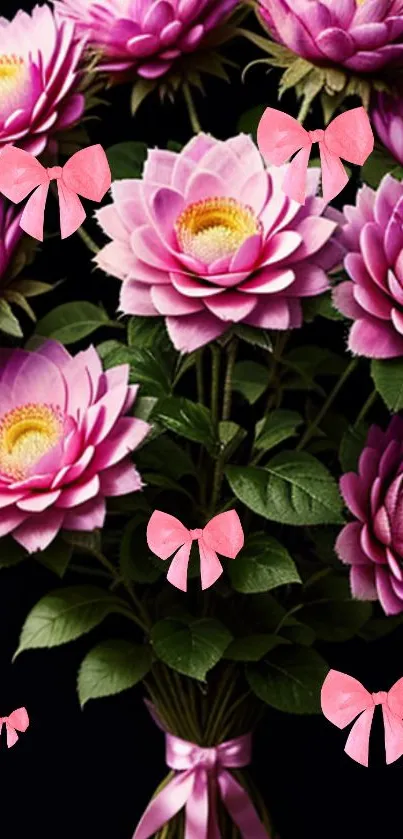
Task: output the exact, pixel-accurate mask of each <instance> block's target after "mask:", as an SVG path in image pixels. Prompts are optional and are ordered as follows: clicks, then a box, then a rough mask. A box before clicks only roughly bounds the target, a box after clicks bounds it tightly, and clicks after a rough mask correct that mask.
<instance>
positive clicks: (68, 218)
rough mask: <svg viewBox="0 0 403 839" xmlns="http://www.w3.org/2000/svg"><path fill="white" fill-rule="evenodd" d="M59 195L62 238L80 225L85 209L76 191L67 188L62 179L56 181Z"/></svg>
mask: <svg viewBox="0 0 403 839" xmlns="http://www.w3.org/2000/svg"><path fill="white" fill-rule="evenodd" d="M57 191H58V195H59V213H60V233H61V238H62V239H67V237H68V236H71V234H72V233H75V231H76V230H78V228H79V227H81V225H82V223H83V221H84V220H85V210H84V207H83V205H82V203H81V201H80V199H79V197H78V195H77V193H76V192H73V190H71V189H69V187H68V186H66V184H65V183H63V179H62V178H59V180H58V181H57Z"/></svg>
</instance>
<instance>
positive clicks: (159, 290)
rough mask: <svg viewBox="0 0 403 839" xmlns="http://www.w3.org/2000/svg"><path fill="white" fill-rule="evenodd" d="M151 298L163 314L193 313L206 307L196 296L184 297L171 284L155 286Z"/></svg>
mask: <svg viewBox="0 0 403 839" xmlns="http://www.w3.org/2000/svg"><path fill="white" fill-rule="evenodd" d="M151 300H152V302H153V304H154V306H155V308H156V309H157V311H158V312H159V313H160V314H161V315H191V314H193V313H194V312H201V311H203V309H204V306H203V303H201V302H199V301H198V300H197V299H196V298H189V297H184V295H183V294H180V292H179V291H177V290H176V289H175V288H174V287H173V286H171V285H160V286H154V288H152V289H151Z"/></svg>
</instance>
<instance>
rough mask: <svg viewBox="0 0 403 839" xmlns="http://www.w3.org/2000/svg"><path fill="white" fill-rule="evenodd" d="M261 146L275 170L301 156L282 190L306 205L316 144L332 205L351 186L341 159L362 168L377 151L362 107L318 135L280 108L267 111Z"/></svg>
mask: <svg viewBox="0 0 403 839" xmlns="http://www.w3.org/2000/svg"><path fill="white" fill-rule="evenodd" d="M257 142H258V146H259V149H260V151H261V153H262V155H263V157H264V159H265V161H266V162H267V163H272V164H273V165H274V166H281V165H282V164H283V163H286V161H287V160H288V158H289V157H291V155H292V154H294V153H295V152H298V154H297V155H296V156H295V157H294V159H293V160H292V161H291V163H290V165H289V167H288V169H287V172H286V175H285V178H284V181H283V185H282V188H283V192H285V194H286V195H288V197H289V198H293V199H294V201H298V203H299V204H304V203H305V189H306V176H307V169H308V161H309V155H310V153H311V148H312V143H319V152H320V162H321V168H322V188H323V197H324V199H325V201H331V199H332V198H334V197H335V195H337V194H338V193H339V192H340V191H341V190H342V189H343V187H344V186H345V185H346V183H347V182H348V175H347V172H346V170H345V168H344V166H343V164H342V162H341V160H340V158H341V157H342V158H343V159H344V160H348V161H349V162H350V163H356V164H358V165H359V166H362V165H363V163H365V161H366V159H367V157H368V155H370V154H371V152H372V150H373V148H374V135H373V133H372V129H371V124H370V121H369V119H368V116H367V114H366V112H365V110H364V108H362V107H360V108H353V109H352V110H351V111H346V112H345V113H344V114H340V116H338V117H336V119H334V120H332V122H331V123H330V124H329V125H328V126H327V128H325V130H323V129H322V128H317V129H316V131H306V129H305V128H303V126H302V125H301V124H300V123H299V122H297V120H296V119H294V117H291V116H290V115H289V114H285V113H284V112H283V111H278V110H277V108H266V110H265V112H264V114H263V116H262V118H261V120H260V122H259V127H258V130H257Z"/></svg>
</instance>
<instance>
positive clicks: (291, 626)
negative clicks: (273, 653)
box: [280, 616, 316, 647]
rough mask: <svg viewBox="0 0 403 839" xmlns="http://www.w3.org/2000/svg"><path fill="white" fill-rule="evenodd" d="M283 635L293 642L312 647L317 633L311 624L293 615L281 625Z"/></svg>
mask: <svg viewBox="0 0 403 839" xmlns="http://www.w3.org/2000/svg"><path fill="white" fill-rule="evenodd" d="M280 631H281V636H282V637H284V638H286V639H287V641H291V643H292V644H300V645H301V646H303V647H311V646H312V644H313V643H314V641H315V638H316V635H315V633H314V631H313V629H312V627H311V626H306V625H305V624H304V623H300V622H299V621H296V620H295V619H294V618H293V617H292V616H290V617H288V618H286V620H285V622H284V624H283V626H282V627H281V630H280Z"/></svg>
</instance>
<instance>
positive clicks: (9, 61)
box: [0, 53, 27, 100]
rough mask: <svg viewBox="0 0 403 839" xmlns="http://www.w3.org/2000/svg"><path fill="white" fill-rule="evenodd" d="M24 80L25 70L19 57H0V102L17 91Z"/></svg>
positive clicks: (13, 55) (22, 60)
mask: <svg viewBox="0 0 403 839" xmlns="http://www.w3.org/2000/svg"><path fill="white" fill-rule="evenodd" d="M26 78H27V68H26V65H25V62H24V59H23V58H22V57H21V56H20V55H15V54H14V53H13V54H12V55H0V100H1V99H2V98H3V97H7V98H8V97H9V96H10V95H11V94H13V93H14V92H15V91H16V90H17V91H18V89H19V88H20V85H21V84H24V82H25V81H26Z"/></svg>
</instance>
